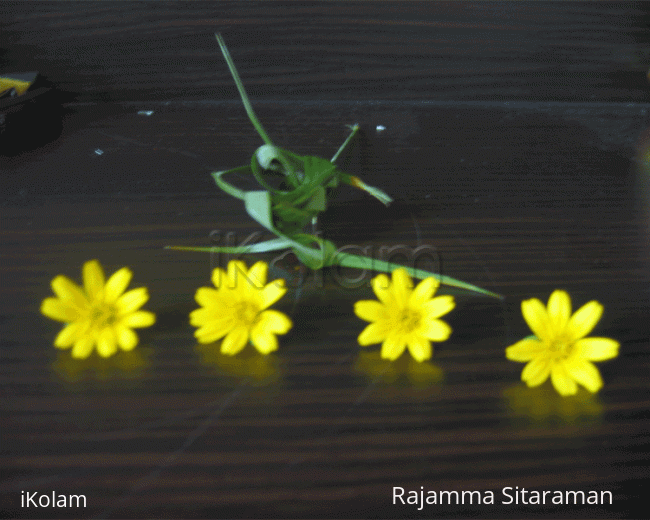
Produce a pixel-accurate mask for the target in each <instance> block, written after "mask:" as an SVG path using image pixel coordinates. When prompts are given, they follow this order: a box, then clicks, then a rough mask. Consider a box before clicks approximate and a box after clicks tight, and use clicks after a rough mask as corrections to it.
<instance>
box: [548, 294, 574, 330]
mask: <svg viewBox="0 0 650 520" xmlns="http://www.w3.org/2000/svg"><path fill="white" fill-rule="evenodd" d="M548 317H549V320H550V322H551V326H552V327H553V330H555V331H556V332H560V333H561V332H562V331H564V329H565V327H566V325H567V323H568V322H569V318H570V317H571V297H570V296H569V294H568V293H567V292H566V291H561V290H559V289H558V290H555V291H553V292H552V293H551V296H550V297H549V299H548Z"/></svg>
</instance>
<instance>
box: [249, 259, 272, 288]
mask: <svg viewBox="0 0 650 520" xmlns="http://www.w3.org/2000/svg"><path fill="white" fill-rule="evenodd" d="M268 270H269V266H268V264H267V263H266V262H255V263H254V264H253V266H252V267H251V268H250V269H249V270H248V280H249V281H250V282H251V285H252V286H253V287H255V288H256V289H261V288H263V287H264V286H265V285H266V275H267V272H268Z"/></svg>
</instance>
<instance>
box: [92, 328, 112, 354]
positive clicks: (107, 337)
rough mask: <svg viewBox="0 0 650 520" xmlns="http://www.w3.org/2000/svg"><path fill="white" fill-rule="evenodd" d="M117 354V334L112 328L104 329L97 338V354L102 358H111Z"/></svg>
mask: <svg viewBox="0 0 650 520" xmlns="http://www.w3.org/2000/svg"><path fill="white" fill-rule="evenodd" d="M116 352H117V342H116V340H115V333H114V332H113V329H112V328H110V327H106V328H105V329H103V330H102V331H101V332H100V333H99V336H98V337H97V353H98V354H99V355H100V356H101V357H105V358H106V357H110V356H112V355H113V354H115V353H116Z"/></svg>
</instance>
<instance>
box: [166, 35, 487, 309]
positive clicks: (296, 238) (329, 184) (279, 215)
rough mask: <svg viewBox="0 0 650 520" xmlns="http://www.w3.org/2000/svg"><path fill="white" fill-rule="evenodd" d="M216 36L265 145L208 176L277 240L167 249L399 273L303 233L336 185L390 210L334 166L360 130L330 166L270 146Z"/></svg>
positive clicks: (375, 192)
mask: <svg viewBox="0 0 650 520" xmlns="http://www.w3.org/2000/svg"><path fill="white" fill-rule="evenodd" d="M215 36H216V38H217V42H218V43H219V47H221V52H222V53H223V56H224V58H225V60H226V63H227V64H228V68H229V69H230V73H231V74H232V77H233V79H234V80H235V84H236V85H237V89H238V90H239V95H240V97H241V100H242V102H243V104H244V107H245V109H246V112H247V114H248V118H249V119H250V121H251V123H252V124H253V126H254V127H255V130H257V133H258V134H259V135H260V137H261V138H262V140H263V141H264V143H265V144H264V145H262V146H260V147H259V148H258V149H257V150H256V151H255V154H254V155H253V157H252V159H251V163H250V165H246V166H240V167H238V168H233V169H232V170H227V171H220V172H214V173H213V174H212V176H213V177H214V180H215V182H216V183H217V185H218V186H219V187H220V188H221V189H222V190H223V191H225V192H226V193H228V194H229V195H232V196H233V197H236V198H238V199H240V200H243V201H244V205H245V207H246V211H247V212H248V214H249V215H250V216H251V217H252V218H253V219H255V220H256V221H257V222H259V223H260V224H261V225H262V226H264V227H265V228H266V229H268V230H269V231H271V232H272V233H273V234H274V235H276V237H277V238H274V239H271V240H268V241H266V242H261V243H258V244H254V245H249V246H242V247H182V246H171V247H169V249H177V250H184V251H201V252H220V253H232V254H241V253H263V252H267V251H277V250H282V249H291V250H292V251H293V252H294V254H295V255H296V257H297V258H298V260H299V261H300V262H301V263H302V264H304V265H305V266H307V267H309V268H310V269H314V270H316V269H322V268H323V267H329V266H334V265H340V266H343V267H353V268H358V269H369V270H375V271H382V272H387V273H389V272H391V271H393V270H395V269H397V268H398V267H403V266H400V265H398V264H395V263H392V262H386V261H383V260H378V259H373V258H369V257H364V256H359V255H352V254H348V253H342V252H339V251H337V249H336V246H335V245H334V244H333V243H332V242H330V241H329V240H325V239H323V238H322V237H319V236H317V235H314V234H310V233H305V232H304V231H303V230H304V229H305V228H306V227H307V226H308V225H309V224H310V223H313V222H314V221H315V219H316V217H317V215H318V214H319V213H320V212H322V211H325V209H326V205H327V191H326V190H327V189H328V188H335V187H336V186H337V185H338V183H339V182H343V183H346V184H349V185H351V186H354V187H356V188H360V189H362V190H364V191H366V192H367V193H369V194H370V195H372V196H373V197H375V198H376V199H378V200H379V201H381V202H382V203H383V204H385V205H388V204H390V202H392V200H393V199H391V197H389V196H388V195H387V194H386V193H384V192H383V191H382V190H380V189H378V188H375V187H372V186H368V185H367V184H365V183H364V182H363V181H362V180H361V179H359V178H358V177H355V176H353V175H348V174H347V173H345V172H343V171H341V170H340V169H338V168H337V167H336V165H335V164H334V162H335V161H336V159H337V158H338V157H339V155H340V154H341V152H342V151H343V150H344V149H345V148H346V146H347V145H348V143H349V142H350V141H351V139H352V138H353V137H354V135H355V134H356V133H357V131H358V129H359V127H358V126H357V125H354V126H352V127H350V128H351V133H350V135H349V136H348V138H347V139H346V140H345V142H344V143H343V144H342V145H341V147H340V148H339V150H338V151H337V152H336V153H335V154H334V157H332V159H331V160H329V161H328V160H327V159H323V158H321V157H313V156H309V155H307V156H300V155H297V154H295V153H292V152H290V151H288V150H283V149H281V148H278V147H277V146H275V145H274V144H273V142H272V141H271V139H270V138H269V136H268V135H267V133H266V131H265V130H264V127H263V126H262V124H261V123H260V122H259V120H258V119H257V116H256V115H255V112H254V111H253V107H252V106H251V103H250V100H249V99H248V95H247V94H246V91H245V90H244V85H243V84H242V81H241V79H240V77H239V74H238V73H237V69H236V68H235V64H234V62H233V60H232V58H231V56H230V53H229V52H228V48H227V47H226V44H225V42H224V40H223V38H222V37H221V35H220V34H216V35H215ZM264 172H273V173H275V174H279V175H283V176H284V180H285V182H286V184H287V185H288V186H289V187H290V188H291V189H290V190H288V191H284V190H280V189H277V188H274V187H272V186H270V185H269V184H268V183H267V182H266V181H265V179H264V177H263V173H264ZM230 173H237V174H252V175H253V176H254V177H255V179H256V180H257V182H259V184H260V185H261V186H262V187H263V188H264V189H263V190H258V191H242V190H240V189H238V188H236V187H234V186H232V185H231V184H229V183H227V182H226V181H225V180H224V179H223V177H224V176H225V175H227V174H230ZM406 270H407V271H408V273H409V274H410V275H411V276H413V277H414V278H418V279H424V278H427V277H430V276H432V277H434V278H436V279H437V280H439V281H440V282H441V283H444V284H446V285H449V286H453V287H457V288H460V289H466V290H469V291H474V292H477V293H480V294H484V295H487V296H493V297H495V298H500V296H499V295H498V294H495V293H493V292H491V291H487V290H485V289H481V288H480V287H476V286H474V285H471V284H468V283H465V282H462V281H460V280H456V279H454V278H451V277H449V276H444V277H443V276H442V275H440V274H436V273H431V272H428V271H424V270H422V269H415V268H411V267H406Z"/></svg>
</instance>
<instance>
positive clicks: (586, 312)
mask: <svg viewBox="0 0 650 520" xmlns="http://www.w3.org/2000/svg"><path fill="white" fill-rule="evenodd" d="M603 310H604V307H603V306H602V305H601V304H600V303H598V302H597V301H596V300H592V301H590V302H588V303H585V304H584V305H583V306H582V307H580V308H579V309H578V310H577V311H576V312H575V314H574V315H573V316H571V319H570V320H569V324H568V326H567V334H568V335H569V336H570V337H571V338H572V339H573V340H574V341H575V340H577V339H580V338H584V337H585V336H586V335H587V334H589V333H590V332H591V331H592V330H593V329H594V327H595V326H596V324H597V323H598V320H600V317H601V316H602V315H603Z"/></svg>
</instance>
